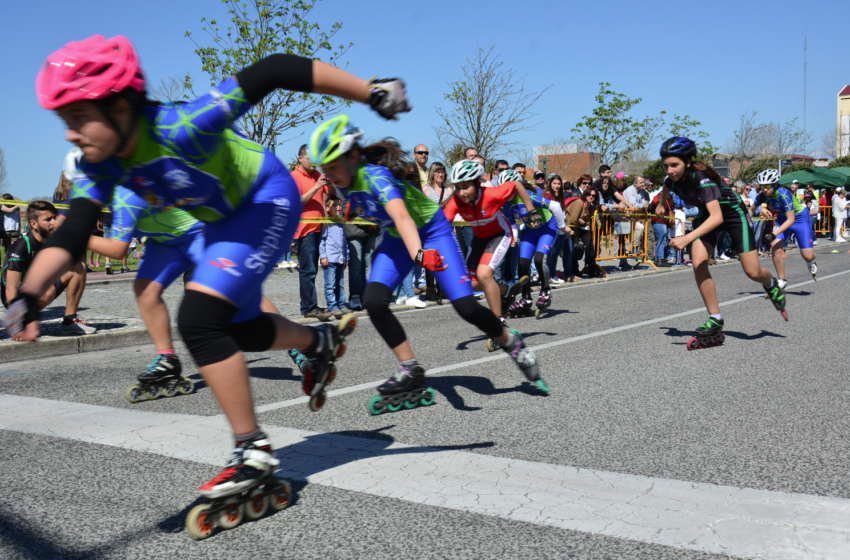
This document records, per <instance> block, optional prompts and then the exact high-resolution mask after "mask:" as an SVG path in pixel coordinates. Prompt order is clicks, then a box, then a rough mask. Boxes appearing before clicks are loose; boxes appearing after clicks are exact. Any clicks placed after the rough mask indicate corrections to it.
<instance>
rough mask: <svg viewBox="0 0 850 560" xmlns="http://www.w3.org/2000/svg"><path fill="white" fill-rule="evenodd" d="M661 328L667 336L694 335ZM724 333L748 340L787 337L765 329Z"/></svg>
mask: <svg viewBox="0 0 850 560" xmlns="http://www.w3.org/2000/svg"><path fill="white" fill-rule="evenodd" d="M659 328H660V329H666V331H667V332H665V333H664V334H665V335H667V336H672V337H676V338H690V337H692V336H694V332H693V331H681V330H679V329H677V328H674V327H659ZM723 334H725V335H726V338H737V339H739V340H747V341H749V340H758V339H760V338H768V337H770V338H785V335H781V334H776V333H774V332H770V331H765V330H762V331H761V332H760V333H758V334H747V333H742V332H737V331H723ZM674 344H687V341H685V342H675V343H674Z"/></svg>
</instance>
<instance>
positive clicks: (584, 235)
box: [573, 229, 596, 272]
mask: <svg viewBox="0 0 850 560" xmlns="http://www.w3.org/2000/svg"><path fill="white" fill-rule="evenodd" d="M579 232H580V233H579V234H578V236H577V240H578V242H579V243H581V244H582V245H584V249H580V248H577V249H575V250H574V251H573V262H574V263H575V265H574V269H575V270H576V272H578V261H579V260H581V257H582V256H584V264H585V266H586V267H587V269H588V270H589V271H591V272H593V271H594V270H595V269H596V248H595V247H594V246H593V232H592V231H591V230H589V229H580V230H579ZM577 247H578V245H577Z"/></svg>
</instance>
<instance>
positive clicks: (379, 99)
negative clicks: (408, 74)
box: [369, 78, 412, 120]
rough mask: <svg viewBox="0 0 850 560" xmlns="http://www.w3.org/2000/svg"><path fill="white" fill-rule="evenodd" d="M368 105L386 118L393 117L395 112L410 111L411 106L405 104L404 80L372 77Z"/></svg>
mask: <svg viewBox="0 0 850 560" xmlns="http://www.w3.org/2000/svg"><path fill="white" fill-rule="evenodd" d="M369 106H370V107H371V108H372V109H373V110H374V111H375V112H376V113H378V114H379V115H381V116H382V117H384V118H385V119H387V120H391V119H393V118H394V117H395V115H396V114H397V113H408V112H410V109H412V107H411V106H410V105H408V104H407V95H406V94H405V91H404V80H401V79H399V78H378V79H373V80H372V81H371V82H369Z"/></svg>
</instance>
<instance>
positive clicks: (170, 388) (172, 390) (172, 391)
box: [162, 381, 180, 399]
mask: <svg viewBox="0 0 850 560" xmlns="http://www.w3.org/2000/svg"><path fill="white" fill-rule="evenodd" d="M179 391H180V389H179V388H178V385H177V383H176V382H174V381H172V382H170V383H169V384H167V385H166V386H165V387H163V388H162V396H163V397H166V398H169V399H170V398H171V397H176V396H177V393H178V392H179Z"/></svg>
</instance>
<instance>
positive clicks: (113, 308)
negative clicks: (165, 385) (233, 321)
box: [0, 239, 850, 363]
mask: <svg viewBox="0 0 850 560" xmlns="http://www.w3.org/2000/svg"><path fill="white" fill-rule="evenodd" d="M818 241H819V243H818V246H817V247H815V250H816V251H819V252H831V251H833V250H837V251H839V252H841V253H845V252H848V250H850V244H844V243H841V244H837V243H834V242H832V241H827V240H825V239H819V240H818ZM796 252H797V250H796V249H791V250H788V249H786V254H787V255H788V258H791V256H792V255H793V254H794V253H796ZM795 258H798V257H795ZM630 261H631V264H634V263H635V260H634V259H630ZM761 262H762V265H763V266H766V267H767V268H769V269H770V270H771V271H772V270H773V264H772V263H771V262H770V258H769V257H764V258H763V259H762V260H761ZM601 264H602V266H603V268H604V269H605V272H606V273H607V274H608V278H588V279H582V280H578V281H577V282H575V283H567V284H561V285H558V286H552V288H553V289H556V290H558V289H570V288H573V287H576V286H581V285H585V284H591V283H597V282H611V281H615V280H622V279H625V278H632V277H638V276H646V275H651V274H673V273H678V272H687V273H688V274H692V268H691V267H681V268H672V267H662V268H660V269H659V270H658V271H656V270H654V269H653V268H652V267H651V266H648V265H643V266H640V267H638V268H635V269H631V270H625V271H624V270H621V269H619V268H618V266H617V265H618V264H619V263H618V261H603V262H602V263H601ZM715 266H740V262H739V261H738V260H737V259H732V260H729V261H726V262H721V261H718V262H717V264H716V265H714V266H712V268H714V267H715ZM134 279H135V273H128V274H113V275H111V276H107V275H106V274H105V273H103V272H95V273H91V274H89V276H88V279H87V280H88V281H87V283H86V292H85V294H84V295H83V300H82V302H81V303H80V312H79V314H80V316H81V317H82V318H83V319H84V320H85V321H86V322H87V323H89V324H90V325H92V326H94V327H97V329H98V332H97V334H94V335H86V336H79V337H78V336H64V335H62V334H61V332H60V331H59V325H60V323H61V322H62V316H63V315H64V312H65V296H64V295H63V296H60V297H59V298H58V299H57V300H56V301H55V302H53V303H52V304H51V305H49V306H48V307H47V308H45V310H44V311H43V312H42V322H41V327H42V338H41V339H40V340H39V342H38V343H36V344H29V343H19V342H14V341H13V340H11V339H10V338H9V336H8V335H7V334H6V333H5V332H4V331H0V363H2V362H10V361H17V360H25V359H36V358H44V357H49V356H58V355H66V354H73V353H79V352H92V351H96V350H106V349H109V348H118V347H124V346H136V345H141V344H149V343H150V342H151V341H150V337H149V336H148V333H147V330H146V329H145V326H144V322H143V321H142V319H141V317H140V315H139V310H138V307H137V306H136V299H135V295H134V293H133V286H132V281H133V280H134ZM263 293H264V295H266V297H268V298H269V299H270V300H271V301H272V302H273V303H274V304H275V306H277V308H278V310H279V311H280V312H281V314H282V315H283V316H284V317H287V318H289V319H291V320H294V321H297V322H299V323H306V324H316V323H317V322H318V321H317V320H315V319H304V318H302V317H301V312H300V295H299V283H298V270H297V269H282V270H281V269H276V270H275V271H274V272H273V273H272V274H271V275H270V276H269V277H268V279H267V280H266V282H265V284H264V285H263ZM316 293H317V296H318V302H319V306H324V305H325V297H324V281H323V276H322V273H321V270H320V271H319V274H318V276H317V278H316ZM346 295H347V294H346ZM182 299H183V281H182V279H178V280H177V281H175V282H174V284H172V285H171V286H170V287H169V288H168V289H167V290H166V291H165V293H164V294H163V300H164V301H165V304H166V306H167V307H168V312H169V314H170V316H171V320H172V323H173V322H174V321H175V320H176V317H177V310H178V308H179V305H180V302H181V301H182ZM428 305H429V306H431V305H436V304H435V303H434V302H429V303H428ZM444 305H449V302H448V301H446V302H444ZM392 308H393V309H395V310H402V309H413V307H412V306H409V305H402V306H392ZM359 314H360V315H365V313H364V312H360V313H359ZM3 315H5V309H2V306H0V317H2V316H3ZM172 330H173V334H174V337H175V339H177V338H179V334H178V333H177V331H176V328H173V329H172Z"/></svg>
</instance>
